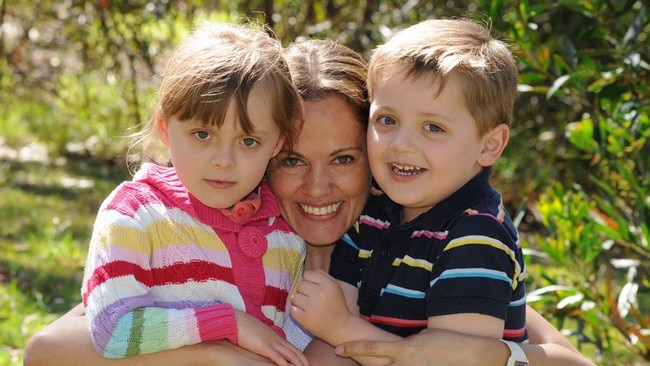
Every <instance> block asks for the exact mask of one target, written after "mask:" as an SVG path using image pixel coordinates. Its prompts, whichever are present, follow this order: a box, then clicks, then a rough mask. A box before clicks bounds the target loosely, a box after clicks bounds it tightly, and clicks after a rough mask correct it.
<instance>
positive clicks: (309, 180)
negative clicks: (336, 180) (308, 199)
mask: <svg viewBox="0 0 650 366" xmlns="http://www.w3.org/2000/svg"><path fill="white" fill-rule="evenodd" d="M303 179H304V181H303V187H304V189H305V193H306V194H307V195H310V196H314V197H316V196H323V195H326V194H329V193H330V191H331V187H332V179H331V175H330V174H329V172H328V171H327V169H323V168H319V167H314V166H312V167H310V169H308V171H307V172H306V174H304V175H303Z"/></svg>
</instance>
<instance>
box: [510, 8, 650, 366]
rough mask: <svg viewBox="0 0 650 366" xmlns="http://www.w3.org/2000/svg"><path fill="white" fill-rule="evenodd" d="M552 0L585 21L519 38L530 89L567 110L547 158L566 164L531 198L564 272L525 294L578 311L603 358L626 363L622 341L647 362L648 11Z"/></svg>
mask: <svg viewBox="0 0 650 366" xmlns="http://www.w3.org/2000/svg"><path fill="white" fill-rule="evenodd" d="M558 6H561V7H564V8H565V11H568V14H567V16H568V18H571V19H581V21H580V25H581V28H580V29H576V30H575V32H574V33H563V34H553V35H549V38H548V39H546V44H545V46H543V47H541V48H538V49H535V48H534V47H529V46H531V44H526V46H527V47H528V49H527V50H526V52H527V53H529V54H530V55H534V57H529V58H528V59H526V60H524V64H526V66H527V68H528V70H530V71H526V72H525V73H524V74H523V75H524V78H525V79H526V80H527V81H528V82H530V83H531V84H535V86H534V87H531V88H528V90H530V93H536V92H537V93H538V92H541V91H544V90H545V99H546V101H547V103H550V102H555V103H559V104H560V105H564V110H565V111H571V110H573V112H571V113H566V112H563V113H562V114H561V115H558V116H561V117H563V118H565V117H566V119H556V121H566V122H562V123H555V124H554V125H553V126H552V127H553V128H554V129H555V131H554V133H553V137H554V139H558V140H560V139H562V141H560V142H561V144H559V145H556V146H558V147H559V149H558V150H557V156H556V157H555V159H557V160H558V162H560V163H562V164H563V165H564V166H566V167H571V169H565V170H563V171H561V172H560V173H561V174H556V175H555V177H556V178H555V180H556V182H555V183H553V184H552V185H551V186H550V187H549V188H546V189H544V190H543V193H542V194H541V196H540V198H539V201H538V202H537V205H536V209H537V210H538V211H539V213H540V215H541V219H542V222H543V224H544V226H545V228H546V229H547V230H548V235H546V236H544V237H542V236H538V237H537V240H535V243H536V244H537V246H538V247H539V248H540V249H541V250H542V251H543V252H544V253H546V254H547V255H548V257H549V258H550V260H551V261H552V263H553V265H555V266H558V267H559V268H561V269H564V271H563V274H562V276H558V277H556V278H546V279H545V280H546V281H540V283H541V284H543V286H542V287H541V288H539V289H536V290H535V291H533V292H532V293H531V296H530V297H529V301H532V302H539V303H542V304H545V305H546V306H547V309H549V312H550V313H551V314H552V315H553V316H554V317H556V318H560V319H562V320H566V319H574V320H576V321H577V322H578V324H579V325H580V327H581V329H582V330H581V334H580V337H581V340H582V341H583V342H586V343H591V344H593V345H594V346H595V347H596V348H597V352H598V354H599V357H600V361H601V362H602V363H603V364H612V365H613V364H616V365H619V364H627V362H630V364H631V363H632V362H633V361H631V358H629V357H626V358H622V357H620V355H618V352H619V348H620V344H621V343H622V344H624V345H626V346H627V348H628V349H630V350H632V351H633V352H635V353H637V354H638V355H640V356H641V357H642V358H644V359H645V360H647V361H650V317H648V314H647V309H648V304H649V296H650V278H649V274H650V247H649V246H648V242H649V239H650V230H649V227H648V225H649V223H650V103H649V101H648V93H647V92H648V89H647V85H648V80H649V79H650V78H649V75H650V64H649V63H648V61H649V56H650V47H649V46H648V42H647V39H648V34H649V28H650V22H649V20H648V16H647V9H646V7H645V5H643V4H641V3H640V2H634V1H627V2H615V3H612V2H600V1H596V2H589V3H577V2H576V3H574V2H568V1H567V2H559V3H558ZM528 13H530V14H534V13H535V12H534V11H533V12H528ZM566 19H567V18H566V17H565V21H566ZM549 72H551V73H552V74H550V75H549ZM540 84H542V85H543V87H540ZM540 283H538V285H539V284H540Z"/></svg>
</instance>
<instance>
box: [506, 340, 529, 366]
mask: <svg viewBox="0 0 650 366" xmlns="http://www.w3.org/2000/svg"><path fill="white" fill-rule="evenodd" d="M500 341H501V342H503V343H505V344H506V346H508V348H510V358H508V363H507V364H506V366H528V358H526V354H525V353H524V350H522V349H521V347H519V345H518V344H517V343H515V342H512V341H506V340H505V339H500Z"/></svg>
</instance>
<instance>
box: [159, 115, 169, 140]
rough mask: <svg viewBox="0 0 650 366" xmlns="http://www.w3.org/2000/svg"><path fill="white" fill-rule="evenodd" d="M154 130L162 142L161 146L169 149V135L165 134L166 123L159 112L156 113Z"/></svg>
mask: <svg viewBox="0 0 650 366" xmlns="http://www.w3.org/2000/svg"><path fill="white" fill-rule="evenodd" d="M156 129H157V130H158V138H160V141H162V143H163V145H165V146H167V147H169V133H168V132H167V121H165V120H164V119H163V118H162V116H161V115H160V112H157V113H156Z"/></svg>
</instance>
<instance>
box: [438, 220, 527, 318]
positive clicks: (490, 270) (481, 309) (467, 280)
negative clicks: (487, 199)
mask: <svg viewBox="0 0 650 366" xmlns="http://www.w3.org/2000/svg"><path fill="white" fill-rule="evenodd" d="M448 238H449V239H450V240H449V241H448V244H447V245H446V247H445V248H444V249H443V251H442V252H441V253H440V256H439V257H438V258H437V260H436V264H435V266H434V268H433V271H432V273H431V276H432V277H431V282H430V284H431V286H430V288H429V290H428V291H427V294H426V298H427V313H428V316H437V315H449V314H459V313H479V314H484V315H490V316H494V317H497V318H500V319H504V320H505V319H506V318H507V314H508V306H509V304H510V302H511V299H512V295H513V291H514V289H515V288H516V287H517V286H518V281H519V280H520V276H519V275H520V274H521V272H522V268H521V267H522V263H523V260H522V258H521V250H518V248H517V247H516V239H513V237H512V235H511V234H510V233H509V232H508V231H507V230H506V229H505V227H504V226H503V224H502V223H501V222H499V221H498V220H497V219H496V218H494V217H492V216H489V215H468V216H464V217H462V218H460V219H458V221H457V222H456V223H454V224H453V225H452V227H450V229H449V232H448Z"/></svg>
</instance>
